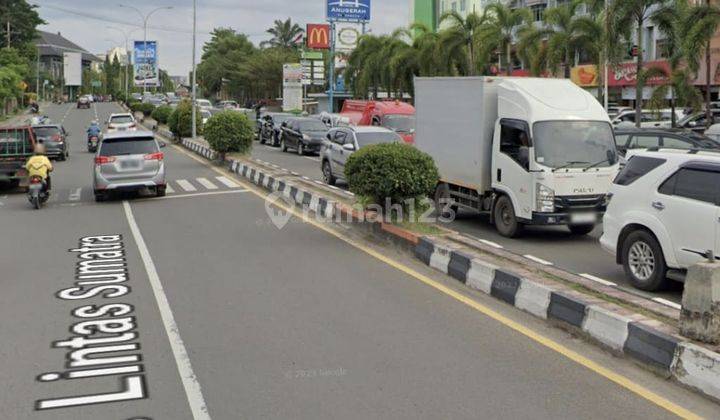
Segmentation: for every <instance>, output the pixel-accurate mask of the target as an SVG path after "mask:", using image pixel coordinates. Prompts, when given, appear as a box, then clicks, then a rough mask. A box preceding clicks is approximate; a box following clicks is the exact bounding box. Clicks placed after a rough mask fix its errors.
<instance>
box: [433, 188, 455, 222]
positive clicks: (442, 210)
mask: <svg viewBox="0 0 720 420" xmlns="http://www.w3.org/2000/svg"><path fill="white" fill-rule="evenodd" d="M453 202H454V201H453V199H452V197H451V196H450V187H449V186H448V185H447V184H440V185H438V186H437V188H436V189H435V214H436V215H437V216H438V217H442V218H443V219H451V218H454V217H455V216H457V213H458V206H457V204H450V206H449V207H448V203H453ZM451 212H452V214H451Z"/></svg>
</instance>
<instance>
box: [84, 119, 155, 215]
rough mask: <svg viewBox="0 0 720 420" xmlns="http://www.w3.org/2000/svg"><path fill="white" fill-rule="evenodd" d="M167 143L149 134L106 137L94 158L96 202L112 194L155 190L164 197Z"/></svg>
mask: <svg viewBox="0 0 720 420" xmlns="http://www.w3.org/2000/svg"><path fill="white" fill-rule="evenodd" d="M164 146H165V144H164V143H159V142H158V141H157V140H155V136H154V135H153V133H152V132H150V131H125V132H115V133H110V134H107V135H105V137H103V139H102V141H101V142H100V147H99V149H98V151H97V153H96V155H95V168H94V171H93V190H94V192H95V200H96V201H105V200H107V199H108V198H109V196H110V194H111V193H113V192H122V191H140V190H152V191H154V192H155V194H156V195H157V196H158V197H162V196H164V195H165V188H166V186H167V183H166V182H165V164H164V158H165V156H164V154H163V153H162V152H161V151H160V148H162V147H164Z"/></svg>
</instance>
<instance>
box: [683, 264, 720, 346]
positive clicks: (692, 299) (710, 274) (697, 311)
mask: <svg viewBox="0 0 720 420" xmlns="http://www.w3.org/2000/svg"><path fill="white" fill-rule="evenodd" d="M712 258H713V259H714V256H713V257H712ZM680 334H682V335H683V336H685V337H688V338H691V339H693V340H697V341H701V342H704V343H710V344H718V343H720V264H719V263H715V262H702V263H699V264H696V265H694V266H692V267H690V269H689V270H688V273H687V278H686V280H685V291H684V293H683V299H682V310H681V311H680Z"/></svg>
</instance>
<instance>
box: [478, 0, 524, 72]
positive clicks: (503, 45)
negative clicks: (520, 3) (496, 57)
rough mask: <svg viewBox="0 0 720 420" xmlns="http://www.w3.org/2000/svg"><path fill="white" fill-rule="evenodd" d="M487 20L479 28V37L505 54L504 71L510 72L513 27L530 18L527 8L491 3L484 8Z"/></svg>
mask: <svg viewBox="0 0 720 420" xmlns="http://www.w3.org/2000/svg"><path fill="white" fill-rule="evenodd" d="M485 14H486V15H487V16H488V18H489V19H488V22H487V23H486V24H485V25H483V28H482V29H481V35H480V39H481V41H482V42H483V43H484V44H486V45H487V46H493V47H494V48H495V49H497V50H499V51H502V52H504V54H505V66H506V67H505V71H506V74H507V75H508V76H509V75H511V74H512V45H513V40H514V37H513V33H514V31H515V28H517V27H518V26H520V25H522V24H523V23H524V22H529V21H531V20H532V16H531V15H530V10H528V9H527V8H518V9H511V8H510V7H509V6H506V5H505V4H503V3H500V2H496V3H491V4H489V5H488V6H487V7H486V8H485Z"/></svg>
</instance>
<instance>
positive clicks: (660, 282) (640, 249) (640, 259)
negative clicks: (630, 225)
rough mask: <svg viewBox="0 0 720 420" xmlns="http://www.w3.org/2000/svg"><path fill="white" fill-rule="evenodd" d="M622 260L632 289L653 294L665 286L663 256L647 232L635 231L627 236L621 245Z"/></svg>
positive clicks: (658, 245) (665, 270) (655, 241)
mask: <svg viewBox="0 0 720 420" xmlns="http://www.w3.org/2000/svg"><path fill="white" fill-rule="evenodd" d="M622 259H623V268H624V269H625V275H627V277H628V279H629V280H630V283H631V284H632V285H633V286H634V287H636V288H638V289H640V290H645V291H648V292H654V291H657V290H661V289H663V288H665V287H666V286H667V283H668V280H667V277H666V275H667V265H666V264H665V256H664V255H663V252H662V248H661V247H660V244H659V243H658V241H657V239H655V237H654V236H653V235H651V234H650V233H649V232H646V231H644V230H636V231H635V232H632V233H631V234H629V235H628V236H627V237H626V238H625V241H624V242H623V244H622Z"/></svg>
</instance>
